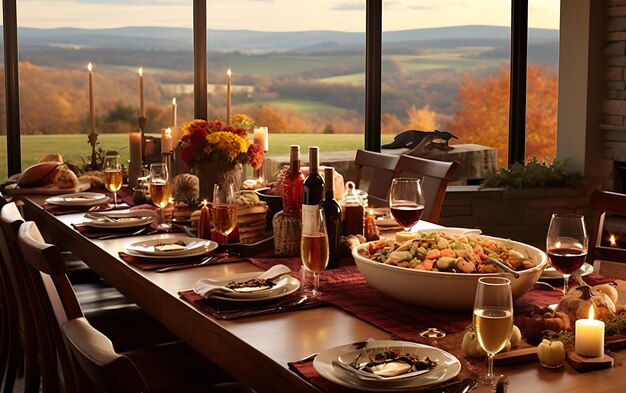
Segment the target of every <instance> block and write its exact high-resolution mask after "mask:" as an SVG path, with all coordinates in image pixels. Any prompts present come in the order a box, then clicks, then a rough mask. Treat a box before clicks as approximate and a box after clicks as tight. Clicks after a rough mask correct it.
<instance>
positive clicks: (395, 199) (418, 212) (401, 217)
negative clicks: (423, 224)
mask: <svg viewBox="0 0 626 393" xmlns="http://www.w3.org/2000/svg"><path fill="white" fill-rule="evenodd" d="M389 207H390V209H391V215H392V216H393V218H394V220H396V222H397V223H398V224H399V225H400V226H402V228H404V230H405V231H406V232H410V231H411V228H412V227H413V225H415V224H417V223H418V222H419V220H420V218H422V212H423V211H424V196H423V195H422V187H421V185H420V180H419V179H413V178H406V177H400V178H396V179H393V181H392V182H391V189H390V190H389Z"/></svg>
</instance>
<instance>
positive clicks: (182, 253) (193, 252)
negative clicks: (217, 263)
mask: <svg viewBox="0 0 626 393" xmlns="http://www.w3.org/2000/svg"><path fill="white" fill-rule="evenodd" d="M181 243H182V244H184V245H185V248H181V249H176V250H164V249H159V246H167V245H169V244H172V245H174V244H181ZM216 248H217V243H215V242H214V241H212V240H205V239H199V238H197V237H177V238H172V239H150V240H142V241H139V242H135V243H132V244H131V245H129V246H128V247H126V251H132V252H135V253H139V254H142V255H145V256H147V257H151V258H152V257H192V256H198V255H203V254H206V253H208V252H209V251H212V250H214V249H216Z"/></svg>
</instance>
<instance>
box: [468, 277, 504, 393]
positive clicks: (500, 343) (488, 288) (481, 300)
mask: <svg viewBox="0 0 626 393" xmlns="http://www.w3.org/2000/svg"><path fill="white" fill-rule="evenodd" d="M473 325H474V331H475V332H476V338H477V339H478V344H479V345H480V347H481V348H482V349H483V350H485V352H487V374H483V375H481V376H479V377H478V381H479V382H480V383H482V384H484V385H488V386H491V387H492V388H493V389H495V386H496V383H497V382H498V379H499V378H500V377H501V375H494V373H493V356H494V355H495V354H496V353H498V352H500V351H501V350H502V349H504V346H505V345H506V342H507V340H508V339H509V338H511V332H512V331H513V297H512V296H511V281H510V280H509V279H507V278H504V277H482V278H480V279H479V280H478V287H477V288H476V298H475V300H474V318H473Z"/></svg>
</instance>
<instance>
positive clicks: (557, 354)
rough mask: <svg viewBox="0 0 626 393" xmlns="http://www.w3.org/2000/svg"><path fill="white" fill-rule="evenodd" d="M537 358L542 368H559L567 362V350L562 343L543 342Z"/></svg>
mask: <svg viewBox="0 0 626 393" xmlns="http://www.w3.org/2000/svg"><path fill="white" fill-rule="evenodd" d="M537 357H539V363H541V365H542V366H544V367H548V368H557V367H561V365H563V362H564V361H565V348H564V347H563V343H562V342H561V341H550V340H543V341H542V342H541V343H540V344H539V346H537Z"/></svg>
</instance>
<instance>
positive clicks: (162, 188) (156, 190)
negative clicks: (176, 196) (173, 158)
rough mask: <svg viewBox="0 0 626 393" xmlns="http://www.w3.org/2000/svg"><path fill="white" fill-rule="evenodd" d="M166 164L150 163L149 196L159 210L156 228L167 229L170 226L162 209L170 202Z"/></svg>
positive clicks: (170, 190)
mask: <svg viewBox="0 0 626 393" xmlns="http://www.w3.org/2000/svg"><path fill="white" fill-rule="evenodd" d="M169 180H170V179H169V173H168V170H167V165H166V164H164V163H162V162H156V163H152V164H150V198H151V199H152V203H153V204H154V205H155V206H157V207H159V208H160V210H161V220H160V223H159V225H158V226H157V229H161V230H167V229H170V228H171V227H172V226H171V225H170V224H168V223H167V222H165V215H164V213H163V210H164V209H165V207H167V205H168V204H169V202H170V197H171V196H172V189H171V187H170V181H169Z"/></svg>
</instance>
